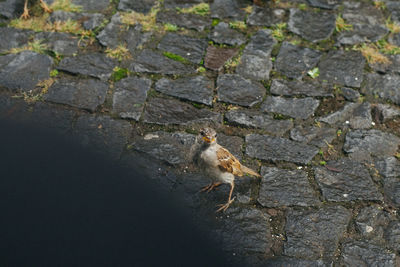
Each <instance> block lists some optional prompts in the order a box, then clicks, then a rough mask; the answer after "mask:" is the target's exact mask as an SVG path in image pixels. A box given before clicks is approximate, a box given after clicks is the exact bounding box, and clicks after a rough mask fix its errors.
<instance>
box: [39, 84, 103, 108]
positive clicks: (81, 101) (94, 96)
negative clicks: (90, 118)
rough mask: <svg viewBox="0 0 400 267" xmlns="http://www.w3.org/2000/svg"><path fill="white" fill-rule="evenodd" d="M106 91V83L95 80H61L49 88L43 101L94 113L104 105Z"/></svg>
mask: <svg viewBox="0 0 400 267" xmlns="http://www.w3.org/2000/svg"><path fill="white" fill-rule="evenodd" d="M107 90H108V84H107V83H104V82H102V81H98V80H95V79H85V80H83V79H81V80H78V81H76V80H70V79H61V80H58V81H57V82H55V83H54V84H53V85H52V86H51V87H50V88H49V92H48V93H47V94H46V95H45V100H46V101H49V102H53V103H60V104H67V105H70V106H73V107H77V108H83V109H88V110H90V111H95V110H96V108H97V107H98V106H99V105H101V104H103V103H104V101H105V98H106V94H107Z"/></svg>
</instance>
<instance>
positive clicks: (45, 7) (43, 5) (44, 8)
mask: <svg viewBox="0 0 400 267" xmlns="http://www.w3.org/2000/svg"><path fill="white" fill-rule="evenodd" d="M40 5H41V6H42V8H43V10H44V11H45V12H47V13H51V12H53V10H51V8H49V6H48V5H47V4H46V2H44V1H43V0H40Z"/></svg>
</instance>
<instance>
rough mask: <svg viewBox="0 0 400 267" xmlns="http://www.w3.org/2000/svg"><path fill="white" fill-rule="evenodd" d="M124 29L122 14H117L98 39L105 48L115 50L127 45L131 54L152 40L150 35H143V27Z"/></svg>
mask: <svg viewBox="0 0 400 267" xmlns="http://www.w3.org/2000/svg"><path fill="white" fill-rule="evenodd" d="M124 28H125V27H124V25H123V24H122V22H121V16H120V14H119V13H116V14H115V15H114V16H113V17H112V18H111V22H110V23H109V24H107V26H106V27H105V28H104V29H103V30H102V31H101V32H100V33H99V34H98V35H97V36H96V37H97V39H98V40H99V42H100V44H101V45H103V46H106V47H109V48H111V49H114V48H117V47H118V46H120V45H125V46H126V48H128V49H129V51H130V52H131V53H134V51H135V50H136V48H138V47H139V46H141V45H143V44H144V43H145V42H147V41H148V39H149V38H150V33H142V31H141V30H142V28H141V26H134V27H129V29H128V30H124Z"/></svg>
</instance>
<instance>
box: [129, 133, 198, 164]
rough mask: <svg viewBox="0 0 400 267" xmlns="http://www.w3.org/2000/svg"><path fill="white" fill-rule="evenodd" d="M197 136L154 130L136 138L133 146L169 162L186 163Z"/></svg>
mask: <svg viewBox="0 0 400 267" xmlns="http://www.w3.org/2000/svg"><path fill="white" fill-rule="evenodd" d="M195 138H196V137H195V136H194V135H192V134H187V133H167V132H153V133H149V134H146V135H145V136H143V137H142V138H140V139H138V140H136V141H135V142H134V143H133V144H132V146H133V148H134V149H135V150H138V151H140V152H144V153H147V154H149V155H151V156H152V157H154V158H157V159H161V160H164V161H166V162H167V163H169V164H172V165H174V164H185V163H186V162H187V161H188V160H189V159H188V158H187V157H188V156H189V154H190V146H191V145H193V144H194V142H195Z"/></svg>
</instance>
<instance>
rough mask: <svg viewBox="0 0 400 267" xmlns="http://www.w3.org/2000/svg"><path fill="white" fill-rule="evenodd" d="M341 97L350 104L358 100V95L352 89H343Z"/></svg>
mask: <svg viewBox="0 0 400 267" xmlns="http://www.w3.org/2000/svg"><path fill="white" fill-rule="evenodd" d="M341 91H342V95H343V96H344V98H346V100H348V101H352V102H357V100H358V99H359V98H360V96H361V95H360V93H359V92H358V91H356V90H354V89H351V88H348V87H343V88H342V89H341Z"/></svg>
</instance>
